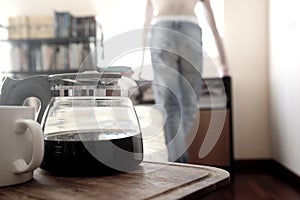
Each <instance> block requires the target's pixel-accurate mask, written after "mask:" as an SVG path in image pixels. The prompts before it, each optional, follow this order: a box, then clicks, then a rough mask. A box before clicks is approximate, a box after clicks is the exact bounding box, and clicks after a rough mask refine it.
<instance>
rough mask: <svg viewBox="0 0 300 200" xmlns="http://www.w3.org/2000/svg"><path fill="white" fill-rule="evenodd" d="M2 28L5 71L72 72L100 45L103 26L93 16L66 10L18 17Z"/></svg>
mask: <svg viewBox="0 0 300 200" xmlns="http://www.w3.org/2000/svg"><path fill="white" fill-rule="evenodd" d="M1 27H2V29H5V30H6V31H7V34H6V35H7V37H6V38H3V37H2V38H0V50H1V52H5V53H4V54H5V58H4V59H2V61H1V63H0V64H1V66H7V67H6V68H5V69H4V70H3V69H2V72H4V73H7V72H13V73H16V74H36V73H47V74H51V73H52V72H58V71H62V72H63V71H67V72H68V71H74V70H77V69H78V68H79V67H80V65H81V64H82V62H83V60H84V59H85V58H86V57H87V56H88V55H89V54H90V52H92V51H96V46H97V45H98V46H100V47H103V46H102V41H103V32H102V27H101V24H100V23H99V22H98V21H97V20H96V17H95V16H85V17H75V16H72V15H71V14H70V13H68V12H55V13H54V16H52V17H49V16H17V17H10V18H9V25H8V26H1ZM46 32H47V33H46ZM2 35H5V34H2Z"/></svg>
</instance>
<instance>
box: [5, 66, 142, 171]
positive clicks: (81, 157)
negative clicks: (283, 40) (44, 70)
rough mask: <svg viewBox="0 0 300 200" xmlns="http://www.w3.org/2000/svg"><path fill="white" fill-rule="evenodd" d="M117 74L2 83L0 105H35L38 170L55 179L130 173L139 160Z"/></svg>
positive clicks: (136, 130)
mask: <svg viewBox="0 0 300 200" xmlns="http://www.w3.org/2000/svg"><path fill="white" fill-rule="evenodd" d="M132 85H134V82H133V81H132V80H131V79H129V78H127V77H123V76H121V75H120V74H119V73H111V72H109V73H107V72H94V71H93V72H82V73H68V74H56V75H50V76H33V77H29V78H25V79H22V80H13V79H9V78H7V80H5V82H4V83H3V86H2V93H1V98H0V104H10V105H13V104H15V105H16V104H19V105H21V104H23V103H24V101H26V100H27V99H28V97H36V98H37V99H38V100H37V101H39V102H40V111H39V112H40V113H39V115H38V117H37V120H38V121H39V122H40V123H41V125H42V127H43V131H44V142H45V154H44V159H43V162H42V165H41V168H42V169H45V170H48V171H50V172H54V173H57V174H64V175H66V174H76V175H80V174H84V175H86V174H95V173H96V174H106V173H108V172H113V171H131V170H133V169H135V168H136V167H137V166H138V165H139V164H140V162H141V161H142V160H143V143H142V135H141V129H140V125H139V120H138V118H137V115H136V112H135V110H134V107H133V104H132V102H131V100H130V98H129V95H128V92H129V90H130V88H131V86H132Z"/></svg>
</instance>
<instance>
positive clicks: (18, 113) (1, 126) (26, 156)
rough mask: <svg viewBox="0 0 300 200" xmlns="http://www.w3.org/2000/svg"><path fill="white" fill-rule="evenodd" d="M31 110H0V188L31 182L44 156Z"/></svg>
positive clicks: (39, 134)
mask: <svg viewBox="0 0 300 200" xmlns="http://www.w3.org/2000/svg"><path fill="white" fill-rule="evenodd" d="M34 117H35V113H34V108H33V107H29V106H0V187H1V186H9V185H14V184H19V183H23V182H26V181H29V180H31V179H32V178H33V171H34V170H35V169H36V168H38V167H39V166H40V164H41V162H42V160H43V156H44V141H43V131H42V129H41V126H40V124H39V123H37V122H36V121H34Z"/></svg>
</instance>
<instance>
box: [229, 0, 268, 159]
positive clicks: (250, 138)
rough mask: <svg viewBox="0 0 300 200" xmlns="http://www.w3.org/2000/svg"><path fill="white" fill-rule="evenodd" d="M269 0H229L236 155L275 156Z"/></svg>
mask: <svg viewBox="0 0 300 200" xmlns="http://www.w3.org/2000/svg"><path fill="white" fill-rule="evenodd" d="M267 2H268V0H226V1H225V48H226V52H227V57H228V60H229V66H230V68H231V74H232V77H233V101H234V102H233V109H234V113H233V117H234V157H235V158H236V159H265V158H270V156H271V153H270V148H271V147H270V128H269V97H268V50H267V49H268V48H267V44H268V43H267V41H268V39H267V36H268V35H267V34H268V29H267V25H268V22H267V10H268V7H267V5H268V4H267Z"/></svg>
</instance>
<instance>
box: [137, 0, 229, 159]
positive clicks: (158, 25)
mask: <svg viewBox="0 0 300 200" xmlns="http://www.w3.org/2000/svg"><path fill="white" fill-rule="evenodd" d="M198 2H199V0H147V6H146V16H145V22H144V41H143V43H144V47H146V46H147V45H146V43H147V41H149V44H148V45H149V47H150V52H151V62H152V66H153V73H154V82H153V91H154V97H155V103H156V104H158V105H160V106H161V107H162V108H163V109H164V111H165V113H166V123H165V125H164V132H165V139H166V144H167V148H168V154H169V161H175V162H183V163H184V162H188V154H187V152H186V150H187V148H188V144H186V138H187V134H189V133H190V132H191V129H192V127H193V126H194V124H195V120H196V119H197V116H198V110H199V105H198V103H199V98H200V89H201V73H202V63H203V52H202V51H203V49H202V29H201V27H200V26H199V23H198V19H197V16H196V14H195V6H196V4H197V3H198ZM201 2H202V3H203V6H204V12H205V16H206V19H207V22H208V24H209V26H210V28H211V30H212V33H213V36H214V39H215V42H216V46H217V49H218V52H219V56H220V61H221V65H222V69H223V75H224V76H226V75H227V74H228V68H227V64H226V59H225V54H224V49H223V44H222V40H221V37H220V35H219V32H218V30H217V27H216V23H215V19H214V14H213V11H212V8H211V4H210V0H203V1H201ZM147 36H148V37H147Z"/></svg>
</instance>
